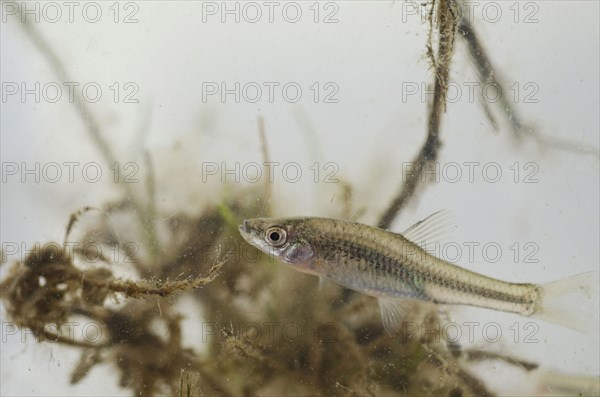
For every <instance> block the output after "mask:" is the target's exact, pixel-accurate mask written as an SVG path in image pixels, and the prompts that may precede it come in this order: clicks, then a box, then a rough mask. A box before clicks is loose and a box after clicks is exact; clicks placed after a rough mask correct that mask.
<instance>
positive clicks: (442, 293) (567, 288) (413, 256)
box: [240, 213, 594, 333]
mask: <svg viewBox="0 0 600 397" xmlns="http://www.w3.org/2000/svg"><path fill="white" fill-rule="evenodd" d="M441 224H443V222H442V220H441V215H440V213H436V214H433V215H431V216H430V217H428V218H426V219H424V220H422V221H420V222H418V223H416V224H415V225H414V226H412V227H411V228H409V229H408V230H407V231H406V232H405V235H404V236H403V235H401V234H398V233H393V232H390V231H387V230H383V229H379V228H376V227H373V226H368V225H364V224H360V223H355V222H349V221H344V220H338V219H330V218H312V217H297V218H279V219H267V218H257V219H252V220H247V221H244V223H243V224H242V225H241V226H240V233H241V234H242V236H243V237H244V239H245V240H246V241H248V242H249V243H250V244H252V245H254V246H256V247H257V248H259V249H261V250H262V251H264V252H266V253H269V254H271V255H274V256H275V257H277V258H278V259H279V260H281V261H282V262H284V263H285V264H287V265H289V266H291V267H292V268H294V269H296V270H298V271H301V272H303V273H309V274H313V275H316V276H319V277H323V278H327V279H329V280H331V281H333V282H336V283H338V284H340V285H342V286H344V287H347V288H350V289H353V290H356V291H360V292H363V293H365V294H368V295H371V296H374V297H377V298H378V299H379V302H380V307H381V311H382V316H383V320H384V326H385V327H386V330H387V331H388V332H390V333H391V331H392V330H393V329H394V328H395V325H394V324H390V322H393V321H398V317H400V316H399V315H398V313H400V312H401V308H400V305H401V304H400V303H398V302H399V301H400V300H401V299H398V298H409V299H417V300H420V301H426V302H433V303H438V304H457V305H469V306H477V307H483V308H487V309H493V310H499V311H505V312H512V313H517V314H520V315H523V316H534V317H537V318H540V319H544V320H548V321H555V322H559V323H561V324H564V325H567V326H571V327H573V328H576V326H575V325H574V323H575V319H574V318H573V316H569V313H565V309H564V308H561V310H557V309H556V308H555V307H554V306H557V305H558V306H560V304H561V302H562V301H563V300H564V299H562V295H564V294H569V293H572V292H578V291H577V289H580V290H581V291H579V292H583V293H587V292H589V290H590V289H591V288H593V287H590V286H588V285H587V284H592V283H593V282H594V274H590V273H584V274H581V275H578V276H574V277H572V278H569V279H565V280H560V281H558V282H554V283H549V284H545V285H543V286H542V285H538V284H531V283H511V282H507V281H503V280H497V279H494V278H491V277H488V276H485V275H482V274H478V273H475V272H473V271H470V270H467V269H463V268H461V267H459V266H457V265H455V264H452V263H449V262H447V261H444V260H442V259H440V258H437V257H435V256H433V255H431V254H429V253H428V252H427V251H425V250H424V249H422V248H421V246H420V245H419V244H421V243H425V242H426V241H425V240H426V239H427V238H430V237H431V236H438V235H439V234H440V233H439V232H440V230H438V229H439V228H440V227H441V226H440V225H441ZM273 239H275V240H276V241H274V240H273ZM411 239H412V241H411ZM561 281H562V282H561ZM579 283H581V285H584V286H585V288H584V287H580V285H579ZM544 299H546V302H547V303H548V302H549V303H548V305H546V307H544V305H543V304H544V302H543V300H544ZM560 316H562V317H563V318H560ZM565 323H567V324H565Z"/></svg>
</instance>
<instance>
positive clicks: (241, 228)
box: [238, 220, 250, 234]
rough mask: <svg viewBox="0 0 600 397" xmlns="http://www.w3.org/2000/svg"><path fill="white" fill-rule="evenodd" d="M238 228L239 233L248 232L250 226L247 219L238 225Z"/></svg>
mask: <svg viewBox="0 0 600 397" xmlns="http://www.w3.org/2000/svg"><path fill="white" fill-rule="evenodd" d="M238 230H239V231H240V233H242V234H244V233H250V226H249V225H248V221H247V220H244V221H243V222H242V224H241V225H239V226H238Z"/></svg>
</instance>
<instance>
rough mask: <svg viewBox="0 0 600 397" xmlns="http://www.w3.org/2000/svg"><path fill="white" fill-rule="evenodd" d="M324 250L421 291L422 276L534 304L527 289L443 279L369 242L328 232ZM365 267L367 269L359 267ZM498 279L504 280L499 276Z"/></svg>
mask: <svg viewBox="0 0 600 397" xmlns="http://www.w3.org/2000/svg"><path fill="white" fill-rule="evenodd" d="M319 245H320V248H321V250H320V251H321V254H322V255H323V256H324V259H326V260H330V261H333V260H336V259H337V258H336V255H337V254H339V253H343V254H344V255H347V256H350V257H353V258H356V259H357V260H361V259H362V260H365V261H367V262H368V263H370V264H371V265H372V266H373V267H374V269H376V270H379V271H382V272H383V273H386V274H389V275H392V276H394V277H398V275H399V276H400V278H401V280H402V281H403V282H405V283H407V284H409V285H411V286H412V287H413V288H415V290H419V291H420V292H424V291H422V287H421V288H420V287H419V286H417V285H415V283H414V280H415V278H416V279H417V280H422V281H423V282H424V283H425V284H427V283H430V284H434V285H437V286H441V287H443V288H446V289H449V290H452V291H456V292H460V293H466V294H472V295H476V296H478V297H482V298H486V299H493V300H496V301H502V302H507V303H515V304H531V303H533V302H532V301H531V298H530V296H529V294H528V293H526V292H524V293H523V294H519V295H515V294H511V293H506V292H501V291H497V290H495V289H493V288H486V287H482V286H477V285H472V284H468V283H465V282H463V281H460V280H457V279H444V278H441V277H439V276H438V275H436V274H431V273H428V272H426V271H424V270H422V269H420V268H419V267H420V266H419V264H418V262H413V263H408V264H403V263H402V262H400V261H399V260H398V259H397V258H395V257H393V256H391V255H386V254H384V253H382V252H377V251H374V250H372V249H371V248H369V247H367V246H366V245H363V244H360V243H356V242H352V243H348V242H347V241H346V240H344V239H335V238H331V236H328V237H326V238H322V240H321V241H320V244H319ZM359 270H362V271H366V269H359ZM498 282H501V281H499V280H498Z"/></svg>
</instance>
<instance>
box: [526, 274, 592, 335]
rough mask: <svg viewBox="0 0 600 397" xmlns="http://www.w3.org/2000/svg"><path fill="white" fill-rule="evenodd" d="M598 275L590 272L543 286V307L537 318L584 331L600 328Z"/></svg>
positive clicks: (539, 310) (534, 316)
mask: <svg viewBox="0 0 600 397" xmlns="http://www.w3.org/2000/svg"><path fill="white" fill-rule="evenodd" d="M599 280H600V279H599V273H598V272H587V273H581V274H577V275H575V276H571V277H567V278H564V279H562V280H558V281H553V282H551V283H546V284H542V285H541V288H542V290H541V299H542V302H541V305H540V308H539V309H538V310H537V311H536V312H535V313H534V314H533V315H532V316H531V317H533V318H536V319H539V320H544V321H549V322H551V323H555V324H560V325H563V326H565V327H567V328H571V329H574V330H576V331H580V332H585V333H588V332H591V333H593V332H596V330H597V329H598V327H599V326H598V310H599V303H598V290H599V288H598V284H599V282H600V281H599Z"/></svg>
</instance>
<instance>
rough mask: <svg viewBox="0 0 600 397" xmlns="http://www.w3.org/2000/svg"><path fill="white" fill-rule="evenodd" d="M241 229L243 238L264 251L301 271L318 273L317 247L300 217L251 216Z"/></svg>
mask: <svg viewBox="0 0 600 397" xmlns="http://www.w3.org/2000/svg"><path fill="white" fill-rule="evenodd" d="M239 230H240V234H241V235H242V237H243V238H244V240H246V241H247V242H248V243H250V244H252V245H253V246H254V247H256V248H258V249H259V250H261V251H262V252H264V253H265V254H267V255H269V256H272V257H275V258H277V259H278V260H279V261H281V262H283V263H284V264H286V265H289V266H291V267H293V268H294V269H296V270H298V271H300V272H303V273H309V274H315V275H316V274H317V272H316V269H315V260H314V259H315V247H314V245H313V244H311V242H310V236H309V235H308V233H307V231H306V230H305V229H304V228H303V227H302V222H301V221H300V220H299V219H294V218H287V219H269V218H256V219H249V220H245V221H244V222H243V223H242V224H241V225H240V226H239Z"/></svg>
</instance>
